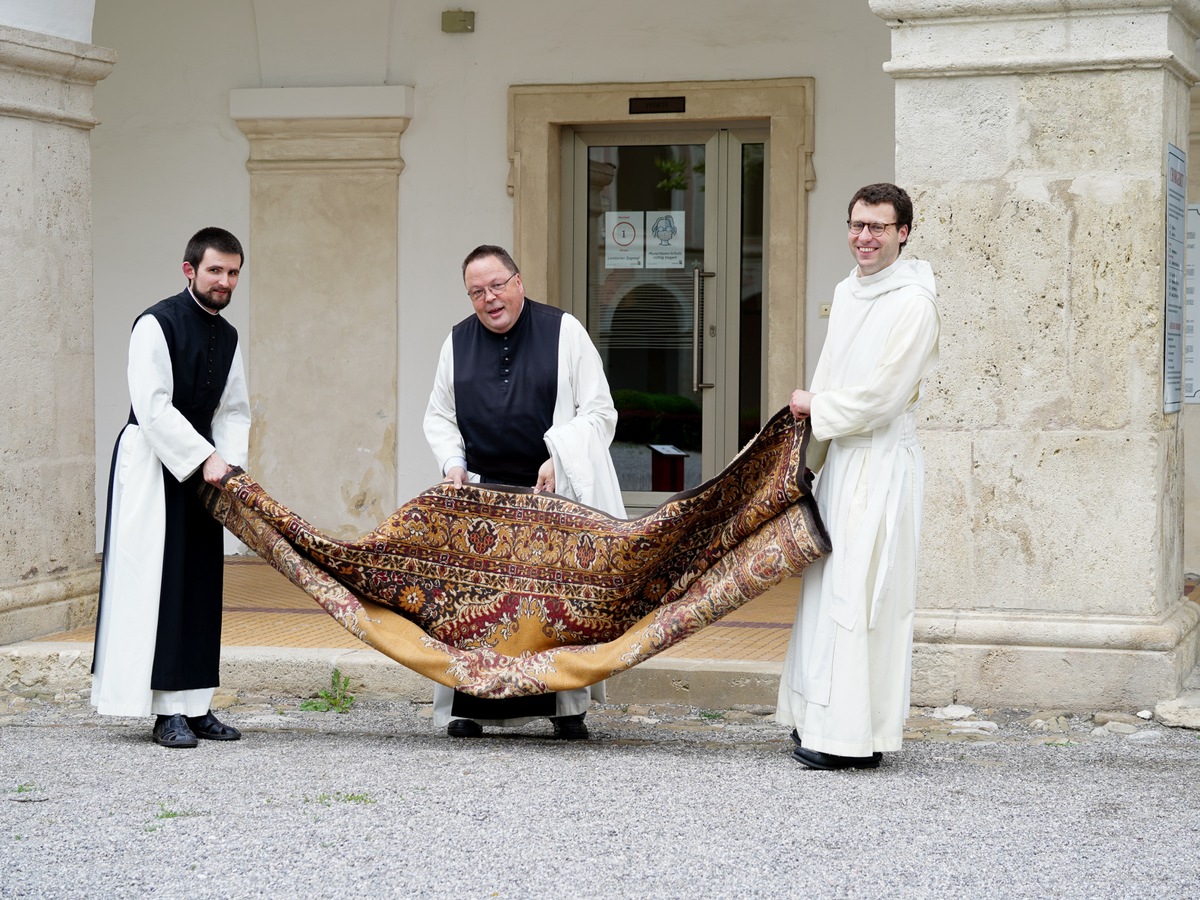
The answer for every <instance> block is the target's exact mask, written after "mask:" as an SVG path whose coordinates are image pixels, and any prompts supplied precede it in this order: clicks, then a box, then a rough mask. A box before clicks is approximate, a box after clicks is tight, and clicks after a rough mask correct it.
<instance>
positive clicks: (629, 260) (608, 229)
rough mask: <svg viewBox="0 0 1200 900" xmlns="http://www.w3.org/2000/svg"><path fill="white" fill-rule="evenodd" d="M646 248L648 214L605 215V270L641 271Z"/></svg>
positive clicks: (623, 213)
mask: <svg viewBox="0 0 1200 900" xmlns="http://www.w3.org/2000/svg"><path fill="white" fill-rule="evenodd" d="M645 248H646V214H645V213H641V212H606V213H605V214H604V268H606V269H640V268H642V267H643V259H644V258H645Z"/></svg>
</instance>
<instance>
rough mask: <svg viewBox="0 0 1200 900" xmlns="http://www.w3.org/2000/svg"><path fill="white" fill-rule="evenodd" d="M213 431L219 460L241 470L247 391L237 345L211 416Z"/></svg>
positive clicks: (247, 423) (245, 454)
mask: <svg viewBox="0 0 1200 900" xmlns="http://www.w3.org/2000/svg"><path fill="white" fill-rule="evenodd" d="M212 429H213V443H214V444H216V446H217V452H218V453H220V454H221V458H222V459H224V460H225V462H227V463H229V464H230V465H231V466H242V467H243V468H244V467H245V465H246V460H247V459H248V458H249V455H250V393H249V391H248V390H247V388H246V367H245V366H244V365H243V363H242V347H241V342H240V341H239V342H238V345H237V346H236V347H235V348H234V350H233V362H232V363H231V364H230V366H229V375H228V377H227V378H226V379H225V390H224V391H222V392H221V402H220V403H219V404H218V405H217V410H216V412H215V413H213V423H212Z"/></svg>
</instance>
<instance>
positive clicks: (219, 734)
mask: <svg viewBox="0 0 1200 900" xmlns="http://www.w3.org/2000/svg"><path fill="white" fill-rule="evenodd" d="M187 723H188V726H189V727H190V728H191V729H192V732H193V733H194V734H195V735H196V737H198V738H200V739H201V740H205V741H236V740H237V739H238V738H240V737H241V736H242V733H241V732H240V731H238V730H237V729H236V728H234V727H233V726H232V725H226V724H224V723H223V722H220V721H218V720H217V717H216V716H214V715H213V714H212V710H211V709H210V710H209V711H208V712H206V713H205V714H204V715H202V716H188V720H187Z"/></svg>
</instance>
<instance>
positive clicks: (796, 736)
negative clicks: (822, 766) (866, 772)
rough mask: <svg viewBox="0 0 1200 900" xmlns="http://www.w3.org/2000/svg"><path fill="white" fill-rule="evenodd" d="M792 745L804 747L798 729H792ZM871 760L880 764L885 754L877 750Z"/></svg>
mask: <svg viewBox="0 0 1200 900" xmlns="http://www.w3.org/2000/svg"><path fill="white" fill-rule="evenodd" d="M792 743H793V744H795V745H796V746H797V747H803V746H804V745H803V744H801V743H800V735H799V734H797V732H796V729H795V728H793V729H792ZM821 755H822V756H826V755H827V754H824V753H823V754H821ZM796 758H797V759H799V757H796ZM834 758H835V759H843V758H846V759H855V758H856V757H834ZM871 759H873V760H875V761H876V762H879V760H881V759H883V754H882V753H880V752H879V751H878V750H876V751H875V752H874V753H872V754H871ZM800 761H801V762H804V760H800ZM872 768H874V766H872Z"/></svg>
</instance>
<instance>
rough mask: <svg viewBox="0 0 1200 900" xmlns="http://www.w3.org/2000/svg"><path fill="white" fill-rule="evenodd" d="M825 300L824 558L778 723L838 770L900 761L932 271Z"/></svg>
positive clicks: (801, 620)
mask: <svg viewBox="0 0 1200 900" xmlns="http://www.w3.org/2000/svg"><path fill="white" fill-rule="evenodd" d="M857 272H858V270H857V268H855V270H854V271H853V272H851V274H850V276H849V277H848V278H846V279H845V280H844V281H842V282H841V283H840V284H839V285H838V286H837V290H836V291H835V293H834V299H833V306H832V309H831V311H830V316H829V331H828V335H827V336H826V339H825V345H824V347H823V348H822V350H821V356H820V359H819V360H818V362H817V368H816V371H815V373H814V375H813V380H812V384H811V386H810V387H809V390H810V391H812V392H813V394H814V395H815V396H814V397H813V399H812V412H811V415H810V421H811V426H812V435H813V439H814V440H813V443H812V444H811V445H810V449H809V466H810V468H812V469H813V470H814V471H818V476H817V481H816V499H817V505H818V507H819V508H820V511H821V516H822V518H823V519H824V522H825V525H826V527H827V528H828V529H829V534H830V538H831V540H832V542H833V551H832V553H830V554H829V556H827V557H826V558H825V559H823V560H820V561H818V562H817V563H816V564H814V565H813V566H811V567H810V568H809V569H808V570H807V571H805V573H804V582H803V588H802V592H801V597H800V606H799V608H798V610H797V611H796V622H795V627H794V628H793V630H792V636H791V640H790V642H789V644H788V650H787V656H786V658H785V660H784V664H783V677H782V679H781V681H780V685H779V701H778V707H777V712H776V715H777V718H778V720H779V721H780V722H782V723H783V724H785V725H792V726H794V727H795V728H796V730H797V731H798V732H799V733H800V736H801V738H802V739H803V741H804V746H805V747H806V748H809V749H811V750H816V751H820V752H822V753H831V754H835V755H838V756H859V757H861V756H870V755H871V754H872V753H874V752H876V751H881V752H888V751H895V750H899V749H900V742H901V735H902V732H903V727H904V719H905V717H906V716H907V714H908V703H909V682H910V670H911V662H912V631H913V614H914V610H915V606H916V562H917V547H918V543H919V538H920V524H921V508H922V495H923V491H924V485H925V467H924V466H925V464H924V459H923V457H922V454H921V448H920V447H919V446H918V444H917V438H916V426H915V421H914V414H913V410H914V408H915V406H916V404H917V401H918V399H919V397H920V393H921V384H922V381H923V380H924V379H925V378H926V376H928V375H929V373H930V372H931V371H932V370H933V368H934V366H935V365H936V363H937V358H938V331H939V321H938V312H937V307H936V304H935V301H936V287H935V283H934V277H933V271H932V270H931V269H930V267H929V264H928V263H926V262H924V261H922V260H911V259H909V260H906V259H903V258H901V259H899V260H897V261H896V262H894V263H893V264H892V265H890V266H888V267H887V268H886V269H883V270H882V271H880V272H877V273H875V274H874V275H869V276H867V277H862V278H860V277H859V276H858V274H857Z"/></svg>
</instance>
